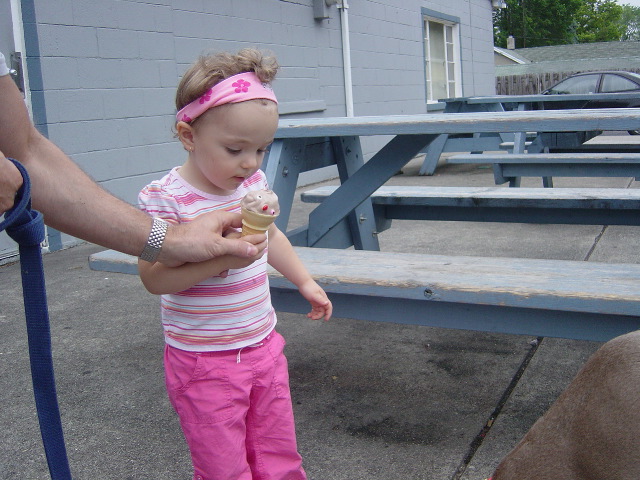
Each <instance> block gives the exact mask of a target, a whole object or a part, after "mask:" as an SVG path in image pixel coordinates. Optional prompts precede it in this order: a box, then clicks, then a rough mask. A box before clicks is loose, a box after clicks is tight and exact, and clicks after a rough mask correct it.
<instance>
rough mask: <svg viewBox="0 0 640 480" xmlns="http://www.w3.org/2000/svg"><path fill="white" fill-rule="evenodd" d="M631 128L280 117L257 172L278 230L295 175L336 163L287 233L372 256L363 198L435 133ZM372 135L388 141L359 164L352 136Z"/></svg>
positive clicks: (550, 114) (453, 117) (607, 117)
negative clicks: (327, 184) (270, 195)
mask: <svg viewBox="0 0 640 480" xmlns="http://www.w3.org/2000/svg"><path fill="white" fill-rule="evenodd" d="M639 125H640V109H636V108H627V109H594V110H590V109H584V110H552V111H550V110H524V111H518V110H514V111H500V112H486V111H485V112H465V113H439V114H424V115H398V116H375V117H355V118H353V117H351V118H347V117H338V118H312V119H283V120H280V124H279V127H278V130H277V131H276V135H275V138H276V139H275V141H274V143H273V145H272V147H271V149H270V152H269V155H268V157H267V158H266V159H265V165H263V169H264V170H265V173H266V175H267V179H268V181H269V184H270V185H271V186H272V188H273V189H274V191H275V192H276V193H277V194H278V196H279V197H280V204H281V214H280V217H279V218H278V220H277V224H278V226H279V228H280V229H281V230H283V231H286V227H287V224H288V221H289V214H290V211H291V205H292V203H293V196H294V194H295V189H296V185H297V181H298V176H299V174H300V173H301V172H304V171H308V170H313V169H316V168H321V167H324V166H327V165H333V164H335V165H337V167H338V173H339V176H340V180H341V185H340V187H339V188H338V189H336V190H335V192H333V193H332V194H331V195H330V196H329V197H328V198H327V199H326V200H325V201H323V202H322V203H321V204H320V205H319V206H318V207H317V208H316V209H315V210H314V211H313V212H312V213H311V214H310V215H309V225H308V226H305V227H301V228H299V229H296V230H295V231H292V232H288V235H289V237H290V239H291V240H292V243H294V244H295V245H299V246H324V247H334V248H336V247H337V248H342V247H344V246H345V238H348V242H349V243H350V244H353V245H355V247H356V248H358V249H365V250H379V245H378V240H377V230H376V224H375V216H374V213H373V206H372V203H371V200H370V197H371V195H372V194H373V193H374V192H375V191H376V190H378V188H380V187H381V186H382V185H383V184H384V183H385V182H386V181H387V180H389V179H390V178H391V177H392V176H393V175H395V174H396V173H397V172H398V171H399V170H400V169H401V168H402V167H403V166H404V165H405V164H407V163H408V162H409V161H410V160H411V159H413V158H414V157H415V156H416V155H417V154H418V153H419V152H420V151H422V150H424V149H425V148H427V147H429V145H431V144H432V143H433V142H434V141H437V139H438V138H439V136H440V135H442V134H446V135H451V134H464V133H476V134H488V133H491V134H495V133H509V132H512V133H513V132H526V131H543V132H589V131H594V130H629V129H637V128H638V126H639ZM372 135H391V136H392V138H391V140H390V141H389V142H388V143H387V144H386V145H384V146H383V147H382V148H381V149H380V150H379V151H378V152H377V153H375V154H374V155H373V157H371V158H370V159H369V161H367V162H365V161H364V158H363V155H362V148H361V145H360V138H361V137H363V136H372ZM547 138H550V140H551V141H553V140H554V137H553V136H547Z"/></svg>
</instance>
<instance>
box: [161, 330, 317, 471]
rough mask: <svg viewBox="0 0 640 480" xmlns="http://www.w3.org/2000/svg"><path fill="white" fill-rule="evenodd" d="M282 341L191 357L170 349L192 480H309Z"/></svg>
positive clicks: (174, 400)
mask: <svg viewBox="0 0 640 480" xmlns="http://www.w3.org/2000/svg"><path fill="white" fill-rule="evenodd" d="M284 346H285V341H284V338H282V336H281V335H280V334H278V333H276V332H275V331H274V332H272V333H271V334H270V335H269V336H268V337H267V338H266V339H265V340H263V341H262V342H260V344H258V345H257V346H251V347H245V348H243V349H241V350H240V351H238V350H230V351H224V352H187V351H184V350H179V349H177V348H173V347H170V346H167V347H166V348H165V355H164V366H165V376H166V385H167V392H168V393H169V400H170V401H171V404H172V405H173V408H175V410H176V412H178V415H179V417H180V424H181V425H182V431H183V432H184V435H185V438H186V439H187V443H188V445H189V449H190V450H191V459H192V462H193V471H194V474H193V478H194V480H305V479H306V478H307V476H306V474H305V472H304V470H303V468H302V458H301V457H300V454H299V453H298V449H297V446H296V436H295V426H294V421H293V410H292V406H291V394H290V392H289V372H288V367H287V359H286V357H285V356H284V354H283V350H284Z"/></svg>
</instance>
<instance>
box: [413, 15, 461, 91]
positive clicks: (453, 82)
mask: <svg viewBox="0 0 640 480" xmlns="http://www.w3.org/2000/svg"><path fill="white" fill-rule="evenodd" d="M421 13H422V48H423V62H424V63H423V64H424V92H425V100H426V103H427V104H433V103H438V100H439V98H450V97H459V96H462V81H461V79H462V65H461V53H460V50H461V45H460V43H461V42H460V19H459V18H458V17H455V16H452V15H446V14H443V13H440V12H437V11H434V10H430V9H427V8H422V12H421ZM429 23H437V24H441V25H443V32H444V36H443V40H444V42H443V43H444V48H443V52H442V53H443V59H444V69H443V70H444V77H445V96H444V97H439V98H435V96H434V93H433V73H432V72H433V70H432V66H433V60H432V56H431V52H430V51H429V49H430V47H431V45H432V43H431V31H430V28H429ZM447 28H449V29H450V31H451V39H450V40H451V41H450V42H448V40H449V39H447ZM448 46H450V49H451V53H449V51H448V50H449V49H448V48H447V47H448ZM451 55H452V56H453V58H451ZM451 70H453V72H452V71H451ZM452 73H453V79H452V78H451V74H452Z"/></svg>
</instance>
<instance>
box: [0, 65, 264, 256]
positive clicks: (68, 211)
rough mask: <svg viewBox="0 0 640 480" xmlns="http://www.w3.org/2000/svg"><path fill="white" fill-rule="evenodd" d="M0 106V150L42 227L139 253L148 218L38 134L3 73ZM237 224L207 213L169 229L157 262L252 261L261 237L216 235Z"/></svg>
mask: <svg viewBox="0 0 640 480" xmlns="http://www.w3.org/2000/svg"><path fill="white" fill-rule="evenodd" d="M0 105H2V108H0V150H1V151H2V152H3V153H4V154H5V155H7V156H9V157H13V158H15V159H16V160H18V161H20V162H21V163H22V164H23V165H24V166H25V167H26V169H27V171H28V172H29V176H30V177H31V181H32V199H33V200H32V202H33V206H34V208H36V209H38V210H40V211H41V212H42V213H43V215H44V218H45V222H46V223H47V225H50V226H52V227H54V228H56V229H58V230H60V231H63V232H65V233H68V234H70V235H73V236H75V237H78V238H82V239H83V240H86V241H89V242H92V243H96V244H99V245H102V246H104V247H107V248H112V249H114V250H118V251H121V252H124V253H128V254H131V255H135V256H138V255H140V253H141V252H142V250H143V248H144V246H145V244H146V242H147V238H148V236H149V232H150V230H151V224H152V219H151V217H150V216H149V215H147V214H146V213H144V212H141V211H139V210H138V209H136V208H135V207H133V206H132V205H129V204H128V203H126V202H124V201H122V200H119V199H117V198H116V197H114V196H113V195H111V194H110V193H108V192H107V191H106V190H104V189H103V188H101V187H100V186H99V185H98V184H97V183H95V182H94V181H93V180H92V179H91V178H89V177H88V176H87V175H86V174H85V173H84V172H83V171H82V170H81V169H80V168H79V167H78V166H77V165H76V164H75V163H73V161H72V160H71V159H69V157H67V156H66V155H65V154H64V152H62V150H60V149H59V148H58V147H57V146H56V145H55V144H53V143H52V142H50V141H49V140H48V139H47V138H45V137H44V136H43V135H41V134H40V133H39V132H38V131H37V130H36V128H35V127H34V126H33V124H32V123H31V120H30V119H29V116H28V112H27V109H26V107H25V105H24V100H23V98H22V95H21V93H20V91H19V90H18V89H17V87H16V86H15V84H14V82H13V80H12V79H11V78H10V77H9V75H5V76H0ZM5 161H6V160H5ZM9 195H11V193H9ZM240 226H241V217H240V215H239V214H230V213H226V214H218V213H212V214H208V215H203V216H202V217H201V218H199V219H198V220H197V221H194V222H191V223H190V224H188V225H173V226H170V227H169V229H168V231H167V235H166V238H165V241H164V244H163V247H162V250H161V252H160V256H159V257H158V260H159V261H160V262H162V263H165V264H167V265H173V266H175V265H179V264H182V263H184V262H198V261H203V260H207V259H210V258H212V257H214V256H218V255H225V254H232V255H238V256H241V257H253V256H255V255H256V254H258V253H259V252H262V251H263V250H264V248H265V246H266V237H265V236H264V235H257V236H252V237H251V238H249V237H246V238H245V239H243V240H239V239H227V238H224V237H223V236H222V233H223V232H224V231H225V230H226V229H227V228H229V227H240Z"/></svg>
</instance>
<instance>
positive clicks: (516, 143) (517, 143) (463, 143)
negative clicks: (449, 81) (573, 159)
mask: <svg viewBox="0 0 640 480" xmlns="http://www.w3.org/2000/svg"><path fill="white" fill-rule="evenodd" d="M634 99H640V92H629V93H598V94H579V95H578V94H569V95H542V94H537V95H493V96H474V97H454V98H445V99H441V100H439V101H440V102H442V103H444V104H445V107H444V113H468V112H504V111H514V110H515V111H526V110H544V109H545V108H547V109H553V106H552V105H553V103H557V102H563V103H569V104H570V105H571V108H573V109H579V108H584V106H586V105H588V103H589V102H593V101H606V102H607V107H609V108H620V107H623V106H624V105H625V102H626V101H627V100H634ZM544 104H546V106H545V105H544ZM469 133H471V134H470V135H451V134H447V133H442V134H441V135H440V136H439V137H438V138H437V139H436V140H435V141H434V142H432V143H431V144H430V145H429V147H428V148H426V149H424V151H423V153H425V159H424V161H423V163H422V166H421V168H420V172H419V174H420V175H433V173H434V172H435V170H436V168H437V165H438V161H439V160H440V156H441V155H442V153H444V152H472V153H475V152H486V151H494V150H500V149H501V147H502V146H504V145H505V144H507V143H509V144H511V148H510V151H511V152H513V153H523V152H524V150H525V144H526V142H527V134H528V133H529V135H532V138H531V140H532V145H531V146H530V148H529V151H532V152H541V151H543V150H544V148H545V147H547V148H548V149H550V150H553V149H554V148H555V147H562V148H564V149H565V150H568V151H572V150H573V149H574V148H578V147H579V146H580V145H582V144H584V142H586V141H588V140H590V139H592V138H593V137H595V136H597V135H599V134H600V133H601V131H598V130H593V131H585V130H580V131H577V132H572V133H566V134H561V135H555V136H554V138H553V141H551V140H550V139H548V138H546V139H539V138H537V137H539V135H538V134H540V133H542V132H539V131H533V130H528V131H521V132H515V133H514V132H488V133H481V132H469Z"/></svg>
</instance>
